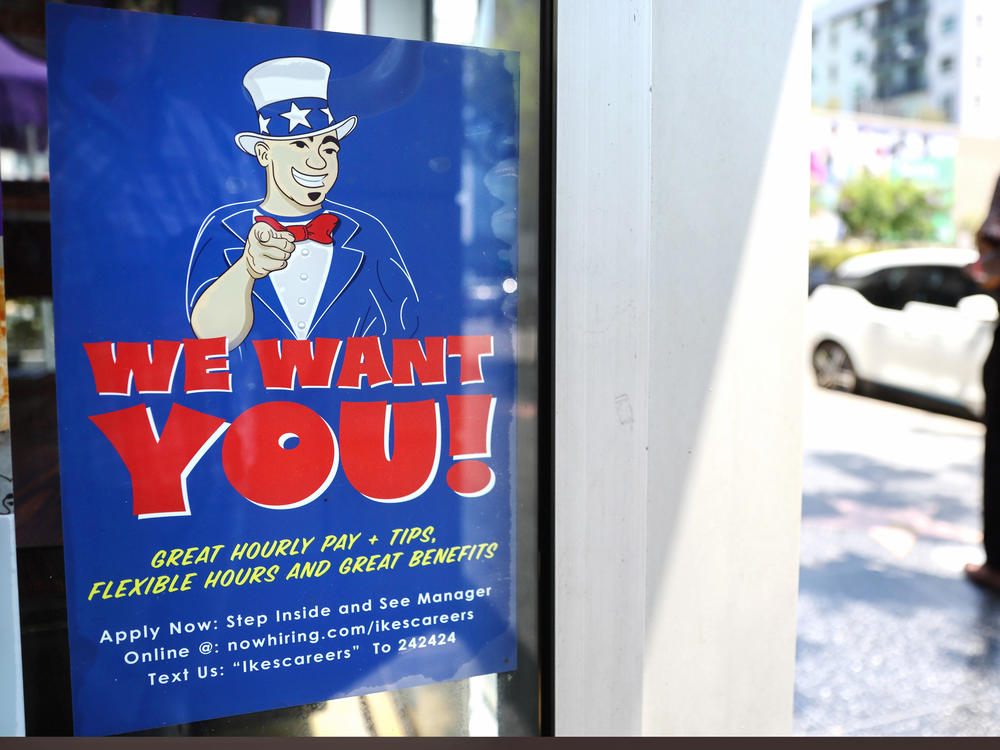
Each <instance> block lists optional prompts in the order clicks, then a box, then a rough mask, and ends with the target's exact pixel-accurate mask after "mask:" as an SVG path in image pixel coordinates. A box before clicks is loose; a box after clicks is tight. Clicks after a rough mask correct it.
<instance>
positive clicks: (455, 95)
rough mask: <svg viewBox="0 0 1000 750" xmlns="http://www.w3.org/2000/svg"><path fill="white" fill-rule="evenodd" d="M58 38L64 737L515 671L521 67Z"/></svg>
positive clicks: (323, 36)
mask: <svg viewBox="0 0 1000 750" xmlns="http://www.w3.org/2000/svg"><path fill="white" fill-rule="evenodd" d="M47 28H48V50H49V54H48V65H49V107H50V128H51V181H52V184H51V204H52V252H53V275H54V306H55V325H56V357H57V390H58V409H59V441H60V444H59V449H60V470H61V485H62V493H63V494H62V498H63V523H64V535H65V556H66V575H67V599H68V611H69V637H70V654H71V660H72V685H73V707H74V717H75V731H76V733H77V734H80V735H104V734H115V733H123V732H129V731H135V730H142V729H148V728H153V727H159V726H165V725H173V724H179V723H185V722H192V721H198V720H203V719H210V718H214V717H221V716H227V715H233V714H241V713H248V712H253V711H260V710H265V709H273V708H279V707H285V706H294V705H300V704H303V703H310V702H319V701H325V700H328V699H332V698H338V697H343V696H349V695H359V694H364V693H370V692H375V691H380V690H386V689H396V688H403V687H409V686H415V685H421V684H427V683H432V682H440V681H445V680H454V679H459V678H464V677H469V676H473V675H478V674H486V673H493V672H504V671H508V670H512V669H514V668H515V667H516V664H515V645H516V632H515V605H514V602H515V591H514V580H515V577H514V559H515V555H514V528H515V518H514V508H515V505H516V503H515V488H516V481H515V477H516V470H515V467H516V456H515V455H514V445H515V435H514V404H515V402H514V399H515V387H516V382H515V375H516V368H515V336H514V332H515V326H516V313H517V276H516V269H517V247H516V242H517V240H516V238H517V206H516V197H517V173H518V169H517V167H518V161H517V159H518V151H517V132H518V131H517V128H518V120H517V117H518V115H517V96H518V58H517V55H516V54H515V53H511V52H501V51H494V50H482V49H473V48H466V47H458V46H452V45H441V44H430V43H423V42H411V41H401V40H395V39H384V38H376V37H365V36H354V35H345V34H333V33H326V32H319V31H306V30H297V29H286V28H277V27H265V26H255V25H249V24H237V23H228V22H219V21H206V20H200V19H187V18H178V17H171V16H156V15H147V14H141V13H130V12H120V11H109V10H103V9H94V8H84V7H68V6H64V5H50V6H49V8H48V21H47Z"/></svg>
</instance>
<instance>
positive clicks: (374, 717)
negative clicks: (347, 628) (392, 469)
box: [0, 0, 541, 736]
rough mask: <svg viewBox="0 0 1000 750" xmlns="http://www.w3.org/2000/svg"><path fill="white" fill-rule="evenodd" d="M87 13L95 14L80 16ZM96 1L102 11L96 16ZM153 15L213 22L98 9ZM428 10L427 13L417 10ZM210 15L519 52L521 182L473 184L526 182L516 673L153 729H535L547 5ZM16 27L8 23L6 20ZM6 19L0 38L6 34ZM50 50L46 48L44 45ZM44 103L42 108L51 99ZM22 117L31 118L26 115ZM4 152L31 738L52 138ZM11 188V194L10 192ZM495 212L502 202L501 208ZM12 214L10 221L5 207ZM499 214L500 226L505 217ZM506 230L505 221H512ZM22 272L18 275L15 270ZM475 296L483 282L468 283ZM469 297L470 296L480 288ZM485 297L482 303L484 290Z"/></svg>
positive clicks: (50, 718)
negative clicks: (543, 16) (541, 138)
mask: <svg viewBox="0 0 1000 750" xmlns="http://www.w3.org/2000/svg"><path fill="white" fill-rule="evenodd" d="M86 4H88V5H94V3H93V2H88V3H86ZM99 4H100V3H99ZM103 4H104V5H105V6H106V7H126V8H131V9H139V10H145V11H152V12H160V13H175V14H180V15H204V14H205V8H206V7H207V6H206V5H205V4H201V3H193V2H185V0H174V1H173V2H152V3H125V4H122V3H118V2H111V1H109V2H106V3H103ZM413 6H421V12H419V13H415V12H413ZM217 9H218V14H217V17H221V18H225V19H228V20H243V21H250V22H254V23H273V24H284V25H297V26H302V27H312V28H322V29H326V30H336V31H344V32H351V33H362V32H368V33H387V31H386V30H387V29H391V30H392V33H393V34H394V35H398V36H401V37H408V38H413V39H428V40H431V41H443V42H448V43H453V44H465V45H472V46H483V47H491V48H499V49H508V50H516V51H518V52H519V53H520V78H519V85H520V90H519V99H520V144H519V160H518V163H517V164H515V165H512V166H513V170H514V171H513V172H512V173H506V174H504V173H502V172H500V171H494V172H492V173H489V174H482V175H478V176H477V177H478V179H481V180H483V181H484V184H485V186H486V188H487V190H489V191H490V193H491V194H492V195H493V196H495V197H501V196H502V194H503V192H504V190H506V189H507V185H506V184H505V183H506V182H507V181H509V180H510V179H511V177H513V178H516V180H517V183H516V184H517V190H518V204H519V211H518V213H517V216H516V221H517V224H516V226H517V245H518V248H517V253H518V255H517V259H518V265H517V270H518V273H517V278H516V279H514V278H511V279H508V280H507V281H505V282H504V291H506V292H508V293H510V292H513V291H514V290H515V289H516V291H517V295H518V296H517V300H518V303H517V305H518V307H517V319H518V329H517V376H518V394H517V408H516V420H517V427H516V435H517V456H518V463H517V467H518V468H517V478H518V487H517V516H516V517H517V522H518V523H517V530H516V536H517V544H516V550H517V571H518V575H517V579H518V580H517V585H516V591H517V625H518V665H519V666H518V669H517V670H516V671H511V672H502V673H499V674H494V675H484V676H479V677H473V678H470V679H466V680H460V681H456V682H446V683H438V684H432V685H425V686H421V687H414V688H407V689H403V690H395V691H389V692H384V693H373V694H369V695H364V696H360V697H353V698H344V699H341V700H336V701H328V702H325V703H315V704H308V705H303V706H298V707H295V708H289V709H276V710H270V711H264V712H260V713H253V714H244V715H240V716H231V717H225V718H220V719H214V720H210V721H201V722H196V723H191V724H184V725H178V726H172V727H166V728H163V729H157V730H148V731H145V732H139V733H136V734H155V735H192V736H194V735H250V734H282V735H315V736H324V735H349V736H362V735H412V736H422V735H423V736H426V735H496V734H535V733H537V732H538V730H539V723H538V722H539V694H538V685H539V667H538V665H539V653H538V649H539V646H538V579H539V575H538V569H539V557H538V547H539V542H538V515H537V514H538V498H537V487H538V475H537V471H538V461H537V458H538V448H537V434H538V423H537V419H538V405H537V399H538V382H539V381H538V247H539V242H538V232H539V229H538V223H539V142H538V133H539V131H540V129H541V128H540V125H541V123H540V121H539V118H540V91H539V84H540V41H541V40H540V36H539V29H540V8H539V2H538V0H448V1H447V2H444V1H443V0H438V1H436V2H430V1H429V0H428V2H424V3H418V2H412V1H411V0H406V1H405V2H402V3H401V2H393V0H367V1H366V0H326V1H325V2H322V3H318V2H313V3H301V2H292V1H291V0H289V2H282V1H280V0H273V1H272V2H264V1H260V2H228V1H227V2H222V3H219V4H217ZM8 20H9V19H8ZM14 20H16V22H17V23H16V24H12V26H14V28H13V31H12V33H11V36H12V37H13V38H15V41H17V42H19V44H20V47H19V48H21V49H25V50H31V51H33V52H34V53H35V54H36V55H37V56H41V55H44V54H45V50H44V41H43V40H44V25H43V24H44V17H43V16H42V15H41V13H40V11H39V12H34V11H32V10H31V9H30V8H29V9H26V10H24V12H23V13H21V14H20V15H17V17H16V19H14ZM4 23H5V21H3V20H0V34H3V35H6V34H8V32H9V31H10V30H9V29H7V28H5V27H4ZM40 40H41V41H40ZM43 105H44V102H43ZM26 117H27V115H26ZM15 146H16V148H12V149H10V150H7V151H3V152H2V153H0V156H2V160H0V170H2V172H0V176H2V177H3V180H4V184H3V188H4V201H5V202H4V214H5V215H4V220H5V234H6V242H7V251H8V276H9V279H10V282H9V284H8V301H7V305H6V312H7V317H8V326H9V329H8V330H9V336H10V352H11V367H12V369H11V399H12V423H13V424H12V432H13V438H12V439H13V443H14V482H15V487H14V492H15V505H16V511H15V517H16V523H17V545H18V561H19V570H20V574H19V575H20V589H21V620H22V641H23V648H24V672H25V702H26V718H27V732H28V734H41V735H59V734H69V733H72V718H71V717H72V713H71V709H70V688H69V659H68V647H67V630H66V604H65V574H64V569H63V554H62V527H61V514H60V505H59V497H60V487H59V471H58V454H57V432H56V419H55V407H54V379H53V372H54V355H53V352H54V346H53V336H52V300H51V261H50V259H49V248H48V201H47V177H48V174H47V158H46V157H47V148H48V144H47V134H46V133H45V132H44V123H43V124H42V126H39V125H37V124H35V123H29V122H26V123H25V126H24V127H23V128H22V136H21V138H20V140H19V141H18V142H17V143H16V144H15ZM9 186H13V187H12V188H11V189H8V188H9ZM501 202H502V201H498V204H497V205H498V206H499V205H500V204H501ZM8 207H9V208H8ZM502 219H503V217H499V219H498V220H502ZM508 220H509V219H508ZM12 257H16V260H15V261H13V262H11V260H10V259H11V258H12ZM470 282H471V283H473V285H474V280H470ZM473 288H474V287H473ZM484 293H485V291H484Z"/></svg>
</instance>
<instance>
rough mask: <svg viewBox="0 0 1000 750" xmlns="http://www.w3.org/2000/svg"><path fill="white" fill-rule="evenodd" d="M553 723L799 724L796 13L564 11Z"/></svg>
mask: <svg viewBox="0 0 1000 750" xmlns="http://www.w3.org/2000/svg"><path fill="white" fill-rule="evenodd" d="M557 35H558V38H557V44H558V57H557V70H558V80H557V107H556V111H557V117H558V121H557V136H556V137H557V177H556V179H557V184H556V189H557V207H556V221H557V240H556V242H557V249H556V253H557V268H556V285H557V288H556V316H557V320H556V326H557V329H556V394H557V396H556V672H555V678H556V695H555V701H556V731H557V733H559V734H638V733H646V734H693V735H699V734H786V733H789V732H790V731H791V715H792V693H793V668H794V653H795V603H796V588H797V581H798V575H797V570H798V525H799V516H800V505H801V409H802V374H803V371H804V367H803V358H804V352H803V345H802V316H803V310H804V304H805V298H806V265H807V259H806V221H807V217H808V195H809V193H808V146H807V140H806V134H807V130H808V120H807V118H808V114H809V11H808V3H805V2H802V0H776V1H775V2H770V3H767V4H759V3H746V2H743V1H742V0H705V2H701V3H690V2H682V1H681V0H634V1H633V2H614V3H606V2H598V1H597V0H563V1H562V2H560V4H559V8H558V28H557Z"/></svg>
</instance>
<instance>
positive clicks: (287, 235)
mask: <svg viewBox="0 0 1000 750" xmlns="http://www.w3.org/2000/svg"><path fill="white" fill-rule="evenodd" d="M258 237H259V238H260V244H262V245H270V246H271V247H283V246H284V245H285V243H286V242H295V235H294V234H292V233H291V232H289V231H284V232H276V231H275V230H273V229H268V233H267V236H263V235H258Z"/></svg>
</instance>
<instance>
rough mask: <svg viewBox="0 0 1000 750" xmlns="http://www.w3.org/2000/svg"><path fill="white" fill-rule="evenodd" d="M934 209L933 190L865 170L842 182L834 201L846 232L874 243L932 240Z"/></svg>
mask: <svg viewBox="0 0 1000 750" xmlns="http://www.w3.org/2000/svg"><path fill="white" fill-rule="evenodd" d="M937 211H938V206H937V199H936V196H935V194H934V193H933V191H931V190H925V189H923V188H921V187H919V186H918V185H915V184H914V183H913V182H911V181H909V180H894V179H892V178H889V177H878V176H875V175H873V174H871V173H870V172H868V171H867V170H865V171H864V172H863V173H861V174H859V175H858V176H856V177H853V178H851V179H850V180H848V181H847V182H846V183H844V187H843V188H842V189H841V191H840V198H839V199H838V200H837V215H838V216H840V219H841V220H842V221H843V222H844V226H845V227H846V228H847V234H848V235H849V236H851V237H861V238H865V239H869V240H873V241H875V242H882V241H885V240H924V239H933V237H934V215H935V213H937Z"/></svg>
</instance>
